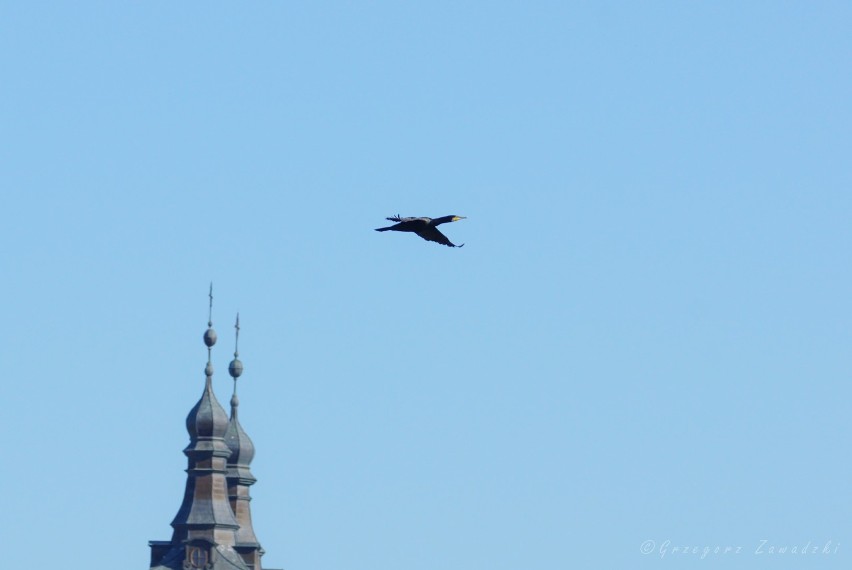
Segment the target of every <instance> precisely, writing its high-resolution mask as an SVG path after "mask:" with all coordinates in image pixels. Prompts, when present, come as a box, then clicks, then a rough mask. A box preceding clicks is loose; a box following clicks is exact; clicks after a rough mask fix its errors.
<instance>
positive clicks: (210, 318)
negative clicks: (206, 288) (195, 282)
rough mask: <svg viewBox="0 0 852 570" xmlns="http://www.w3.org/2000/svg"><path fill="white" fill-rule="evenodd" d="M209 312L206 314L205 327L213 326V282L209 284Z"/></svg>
mask: <svg viewBox="0 0 852 570" xmlns="http://www.w3.org/2000/svg"><path fill="white" fill-rule="evenodd" d="M208 296H209V297H210V312H209V313H208V314H207V326H208V327H212V326H213V282H212V281H211V282H210V294H209V295H208Z"/></svg>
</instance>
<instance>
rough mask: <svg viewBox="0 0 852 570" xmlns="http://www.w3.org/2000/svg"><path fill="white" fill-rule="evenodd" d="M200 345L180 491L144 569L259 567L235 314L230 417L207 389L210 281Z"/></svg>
mask: <svg viewBox="0 0 852 570" xmlns="http://www.w3.org/2000/svg"><path fill="white" fill-rule="evenodd" d="M209 296H210V313H209V317H208V321H207V331H206V332H205V333H204V344H205V345H206V346H207V366H206V368H205V370H204V374H205V376H206V381H205V384H204V391H203V392H202V393H201V399H200V400H198V403H196V404H195V406H194V407H193V408H192V409H191V410H190V411H189V415H188V416H187V417H186V430H187V432H189V445H188V446H187V447H186V449H184V450H183V452H184V454H185V455H186V457H187V463H188V465H187V469H186V474H187V477H186V490H185V492H184V497H183V503H181V506H180V509H179V510H178V513H177V515H175V518H174V520H172V523H171V525H172V528H173V529H174V531H173V533H172V538H171V540H164V541H157V540H152V541H150V542H149V543H148V544H149V546H150V547H151V566H150V570H263V567H262V566H261V556H263V553H264V551H263V548H262V547H261V546H260V543H259V542H258V540H257V537H256V536H255V533H254V528H253V526H252V521H251V509H250V508H249V501H251V496H250V495H249V487H250V486H251V485H253V484H254V483H255V481H256V479H255V478H254V476H253V475H252V473H251V471H250V469H249V465H250V464H251V461H252V459H253V458H254V444H252V441H251V439H249V437H248V435H247V434H246V432H245V431H244V430H243V428H242V426H241V425H240V422H239V419H238V417H237V408H238V406H239V400H238V399H237V379H238V378H239V377H240V376H241V375H242V373H243V364H242V362H240V360H239V350H238V347H239V334H240V317H239V315H237V322H236V325H235V328H236V341H235V349H234V360H232V361H231V363H230V365H229V366H228V371H229V372H230V375H231V377H232V378H233V379H234V393H233V396H232V397H231V415H230V418H229V417H228V415H227V414H226V413H225V410H224V409H223V408H222V405H221V404H219V402H218V400H217V399H216V395H215V394H214V393H213V364H212V362H211V356H212V349H213V345H215V344H216V339H217V337H216V331H214V330H213V285H210V295H209Z"/></svg>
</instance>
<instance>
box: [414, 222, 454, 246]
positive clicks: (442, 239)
mask: <svg viewBox="0 0 852 570" xmlns="http://www.w3.org/2000/svg"><path fill="white" fill-rule="evenodd" d="M417 235H419V236H420V237H422V238H423V239H425V240H426V241H434V242H437V243H440V244H443V245H446V246H449V247H464V244H461V245H456V244H454V243H453V242H451V241H450V240H449V239H447V236H445V235H444V234H442V233H441V232H439V231H438V228H436V227H435V226H427V227H425V228H423V229H422V230H420V231H418V232H417Z"/></svg>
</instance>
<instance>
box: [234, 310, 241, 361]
mask: <svg viewBox="0 0 852 570" xmlns="http://www.w3.org/2000/svg"><path fill="white" fill-rule="evenodd" d="M234 328H235V329H237V337H236V340H235V341H234V358H236V357H238V356H239V355H240V352H239V347H240V314H239V313H237V324H235V325H234Z"/></svg>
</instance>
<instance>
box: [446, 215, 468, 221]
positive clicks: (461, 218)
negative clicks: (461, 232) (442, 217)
mask: <svg viewBox="0 0 852 570" xmlns="http://www.w3.org/2000/svg"><path fill="white" fill-rule="evenodd" d="M464 219H467V216H453V219H452V220H450V221H451V222H457V221H459V220H464Z"/></svg>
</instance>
